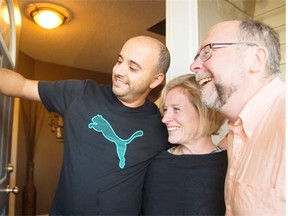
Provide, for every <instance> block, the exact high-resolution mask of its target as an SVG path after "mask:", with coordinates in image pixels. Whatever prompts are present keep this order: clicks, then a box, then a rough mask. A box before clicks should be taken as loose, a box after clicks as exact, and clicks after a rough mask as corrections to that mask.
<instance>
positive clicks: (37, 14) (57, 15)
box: [28, 3, 68, 29]
mask: <svg viewBox="0 0 288 216" xmlns="http://www.w3.org/2000/svg"><path fill="white" fill-rule="evenodd" d="M28 13H29V14H30V16H31V17H32V19H33V20H34V22H35V23H37V24H38V25H39V26H41V27H42V28H45V29H54V28H57V27H59V26H61V25H62V24H63V23H64V22H65V21H66V20H67V18H68V13H67V11H66V9H64V8H62V7H60V6H58V5H52V4H46V5H45V4H40V3H39V4H32V5H30V7H29V8H28Z"/></svg>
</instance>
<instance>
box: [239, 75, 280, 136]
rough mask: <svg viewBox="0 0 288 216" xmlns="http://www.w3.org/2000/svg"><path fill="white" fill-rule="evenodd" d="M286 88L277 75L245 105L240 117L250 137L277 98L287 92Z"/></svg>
mask: <svg viewBox="0 0 288 216" xmlns="http://www.w3.org/2000/svg"><path fill="white" fill-rule="evenodd" d="M285 88H286V87H285V83H283V82H282V81H281V80H280V78H279V77H276V78H274V79H273V80H271V81H270V82H269V83H268V84H267V85H265V86H264V87H263V88H262V89H261V90H260V91H259V92H257V94H256V95H254V96H253V97H252V98H251V99H250V100H249V101H248V103H247V104H246V105H245V107H244V108H243V110H242V111H241V113H240V114H239V117H240V118H241V119H242V122H243V128H244V130H245V133H246V135H247V136H248V137H249V138H251V136H252V134H253V132H254V130H255V128H256V127H257V125H258V123H259V122H260V120H261V119H262V118H263V116H264V115H265V113H266V112H267V110H269V109H270V108H271V107H272V106H273V104H274V101H275V100H276V98H277V97H278V96H279V95H280V94H282V93H283V92H284V93H285Z"/></svg>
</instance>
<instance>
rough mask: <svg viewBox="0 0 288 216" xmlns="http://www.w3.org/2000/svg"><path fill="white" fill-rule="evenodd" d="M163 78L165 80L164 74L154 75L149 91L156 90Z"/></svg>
mask: <svg viewBox="0 0 288 216" xmlns="http://www.w3.org/2000/svg"><path fill="white" fill-rule="evenodd" d="M164 78H165V75H164V73H158V74H156V75H154V78H153V80H152V81H151V83H150V86H149V87H150V88H151V89H154V88H156V87H157V86H158V85H160V84H161V83H162V82H163V80H164Z"/></svg>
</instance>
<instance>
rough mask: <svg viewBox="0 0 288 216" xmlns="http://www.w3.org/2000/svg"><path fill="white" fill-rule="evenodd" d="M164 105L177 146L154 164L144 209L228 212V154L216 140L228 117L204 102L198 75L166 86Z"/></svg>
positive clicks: (166, 212)
mask: <svg viewBox="0 0 288 216" xmlns="http://www.w3.org/2000/svg"><path fill="white" fill-rule="evenodd" d="M159 106H160V111H161V113H162V115H163V118H162V122H163V123H164V124H165V125H166V127H167V130H168V136H169V137H168V140H169V142H170V143H171V144H173V145H174V146H173V147H172V148H170V149H168V151H163V152H161V153H160V154H159V155H158V156H157V157H156V158H155V159H154V160H153V162H152V163H151V165H150V166H149V169H148V172H147V175H146V179H145V185H144V193H143V205H142V210H143V212H142V213H143V214H144V215H224V214H225V204H224V181H225V175H226V170H227V154H226V151H225V150H223V149H221V148H220V147H218V146H217V145H215V144H213V142H212V139H211V135H213V134H215V133H216V132H217V131H218V130H219V128H220V127H221V125H222V124H223V122H224V118H223V117H222V115H221V114H220V113H218V112H217V111H214V110H211V109H209V108H207V107H206V106H205V105H204V104H203V103H202V102H201V92H200V89H199V86H198V84H197V83H196V81H195V77H194V75H192V74H189V75H183V76H179V77H177V78H175V79H173V80H171V81H170V82H169V83H168V84H167V85H166V86H165V87H164V89H163V90H162V93H161V97H160V105H159Z"/></svg>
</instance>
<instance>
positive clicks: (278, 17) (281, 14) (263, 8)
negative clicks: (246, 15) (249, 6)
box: [254, 0, 286, 81]
mask: <svg viewBox="0 0 288 216" xmlns="http://www.w3.org/2000/svg"><path fill="white" fill-rule="evenodd" d="M254 19H256V20H259V21H261V22H264V23H266V24H268V25H270V26H271V27H273V28H274V29H275V31H276V32H278V34H279V36H280V43H281V56H282V59H281V65H280V69H281V77H282V79H283V80H284V81H286V1H285V0H257V1H256V5H255V12H254Z"/></svg>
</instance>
